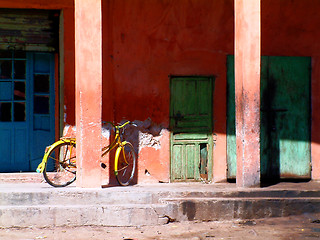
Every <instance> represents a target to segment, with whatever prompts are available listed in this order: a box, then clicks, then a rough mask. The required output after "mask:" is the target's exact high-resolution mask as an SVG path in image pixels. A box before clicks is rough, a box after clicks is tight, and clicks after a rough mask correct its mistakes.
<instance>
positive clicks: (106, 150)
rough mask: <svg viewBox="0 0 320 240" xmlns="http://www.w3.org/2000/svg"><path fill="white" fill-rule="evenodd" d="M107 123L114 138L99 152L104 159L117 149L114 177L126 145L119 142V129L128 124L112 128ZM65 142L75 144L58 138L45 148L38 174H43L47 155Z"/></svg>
mask: <svg viewBox="0 0 320 240" xmlns="http://www.w3.org/2000/svg"><path fill="white" fill-rule="evenodd" d="M108 123H110V124H111V125H112V126H113V127H114V129H115V136H114V139H113V141H112V143H111V144H109V145H108V146H105V147H103V148H102V149H101V151H102V155H101V157H104V156H105V155H106V154H108V153H109V152H110V151H111V150H112V149H114V148H116V147H117V150H116V154H115V163H114V164H115V167H114V173H115V175H118V159H119V155H120V152H121V150H122V147H123V146H124V145H125V144H126V143H127V141H123V142H122V141H121V132H120V129H121V128H123V127H125V126H126V125H127V124H129V123H130V122H126V123H124V124H123V125H120V126H114V125H113V123H111V122H108ZM65 142H70V143H74V144H76V139H75V138H60V139H59V140H58V141H56V142H55V143H53V144H52V145H50V146H48V147H46V150H45V154H44V156H43V159H42V162H41V163H40V164H39V165H38V167H37V170H36V171H37V172H38V173H43V171H44V168H45V165H46V163H47V161H48V154H49V152H50V150H51V149H53V148H55V147H56V146H58V145H59V144H61V143H65Z"/></svg>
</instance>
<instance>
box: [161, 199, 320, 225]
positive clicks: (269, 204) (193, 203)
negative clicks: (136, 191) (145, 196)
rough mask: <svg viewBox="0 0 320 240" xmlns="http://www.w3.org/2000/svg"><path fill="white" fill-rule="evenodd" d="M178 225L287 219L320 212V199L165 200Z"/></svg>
mask: <svg viewBox="0 0 320 240" xmlns="http://www.w3.org/2000/svg"><path fill="white" fill-rule="evenodd" d="M164 201H167V202H170V204H171V213H170V216H171V217H172V218H174V219H176V220H177V221H195V220H197V221H215V220H231V219H257V218H270V217H285V216H290V215H301V214H305V213H318V212H320V198H287V199H283V198H251V199H245V198H243V199H240V198H229V199H228V198H207V199H199V198H196V199H195V198H193V199H192V198H189V199H165V200H164Z"/></svg>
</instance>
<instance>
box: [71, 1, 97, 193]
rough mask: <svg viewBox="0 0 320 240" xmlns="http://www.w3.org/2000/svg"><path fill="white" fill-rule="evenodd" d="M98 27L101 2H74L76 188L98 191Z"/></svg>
mask: <svg viewBox="0 0 320 240" xmlns="http://www.w3.org/2000/svg"><path fill="white" fill-rule="evenodd" d="M101 27H102V18H101V0H90V1H88V0H75V75H76V126H77V133H76V138H77V166H78V169H77V186H78V187H87V188H91V187H101V167H100V160H101V99H102V47H101V46H102V44H101V42H102V29H101Z"/></svg>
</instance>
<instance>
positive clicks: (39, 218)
mask: <svg viewBox="0 0 320 240" xmlns="http://www.w3.org/2000/svg"><path fill="white" fill-rule="evenodd" d="M166 208H167V206H166V205H156V204H150V205H145V204H126V205H86V206H83V205H73V206H65V205H53V206H50V205H38V206H37V205H36V206H26V205H25V206H1V207H0V226H1V227H38V228H43V227H54V226H88V225H90V226H142V225H158V224H165V223H167V222H168V217H166V216H165V215H164V212H166Z"/></svg>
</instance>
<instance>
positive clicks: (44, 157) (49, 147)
mask: <svg viewBox="0 0 320 240" xmlns="http://www.w3.org/2000/svg"><path fill="white" fill-rule="evenodd" d="M65 142H70V143H74V144H76V139H75V138H60V139H59V140H58V141H56V142H55V143H53V144H52V145H50V146H48V147H46V150H45V151H44V156H43V158H42V162H41V163H40V164H39V165H38V167H37V170H36V172H37V173H43V171H44V167H45V165H46V163H47V161H48V154H49V152H50V150H51V149H53V148H55V147H56V146H58V145H60V144H61V143H65Z"/></svg>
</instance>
